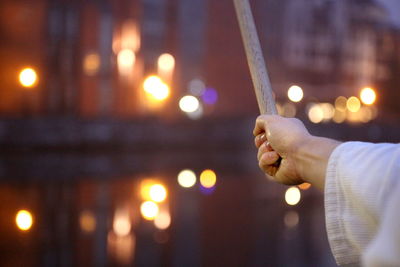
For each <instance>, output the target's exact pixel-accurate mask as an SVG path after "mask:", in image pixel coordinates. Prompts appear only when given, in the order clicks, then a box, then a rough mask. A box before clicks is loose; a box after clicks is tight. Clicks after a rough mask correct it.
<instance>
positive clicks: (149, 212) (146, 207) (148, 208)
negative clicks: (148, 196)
mask: <svg viewBox="0 0 400 267" xmlns="http://www.w3.org/2000/svg"><path fill="white" fill-rule="evenodd" d="M159 210H160V209H159V207H158V205H157V204H156V203H154V202H153V201H146V202H143V203H142V205H140V213H141V214H142V216H143V218H144V219H146V220H149V221H151V220H154V218H156V216H157V215H158V212H159Z"/></svg>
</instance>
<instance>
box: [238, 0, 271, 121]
mask: <svg viewBox="0 0 400 267" xmlns="http://www.w3.org/2000/svg"><path fill="white" fill-rule="evenodd" d="M233 2H234V4H235V10H236V15H237V18H238V21H239V26H240V32H241V34H242V39H243V43H244V48H245V51H246V57H247V62H248V64H249V68H250V74H251V78H252V80H253V86H254V90H255V92H256V97H257V103H258V107H259V109H260V113H261V114H271V115H272V114H277V110H276V105H275V100H274V97H273V94H272V88H271V83H270V81H269V78H268V73H267V68H266V66H265V62H264V56H263V53H262V50H261V45H260V40H259V39H258V35H257V30H256V26H255V24H254V18H253V15H252V12H251V8H250V4H249V1H248V0H233Z"/></svg>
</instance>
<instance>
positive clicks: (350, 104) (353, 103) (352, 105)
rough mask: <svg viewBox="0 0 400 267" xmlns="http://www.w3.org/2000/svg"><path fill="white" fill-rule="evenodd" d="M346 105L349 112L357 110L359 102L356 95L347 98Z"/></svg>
mask: <svg viewBox="0 0 400 267" xmlns="http://www.w3.org/2000/svg"><path fill="white" fill-rule="evenodd" d="M346 106H347V109H348V110H349V111H350V112H357V111H359V110H360V108H361V102H360V100H359V99H358V98H357V97H355V96H352V97H350V98H349V99H347V103H346Z"/></svg>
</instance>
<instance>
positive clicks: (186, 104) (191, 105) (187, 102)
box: [179, 95, 200, 113]
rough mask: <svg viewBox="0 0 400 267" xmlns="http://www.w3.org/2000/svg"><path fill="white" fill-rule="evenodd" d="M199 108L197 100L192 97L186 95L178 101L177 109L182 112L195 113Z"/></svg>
mask: <svg viewBox="0 0 400 267" xmlns="http://www.w3.org/2000/svg"><path fill="white" fill-rule="evenodd" d="M199 106H200V102H199V100H198V99H197V98H196V97H194V96H192V95H186V96H184V97H182V98H181V100H179V108H180V109H181V110H182V111H183V112H187V113H190V112H195V111H196V110H197V109H198V108H199Z"/></svg>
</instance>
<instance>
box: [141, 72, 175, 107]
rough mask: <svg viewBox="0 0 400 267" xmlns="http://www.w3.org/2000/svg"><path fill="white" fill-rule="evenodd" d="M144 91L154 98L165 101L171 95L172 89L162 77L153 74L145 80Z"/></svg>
mask: <svg viewBox="0 0 400 267" xmlns="http://www.w3.org/2000/svg"><path fill="white" fill-rule="evenodd" d="M143 89H144V91H145V92H146V93H147V94H148V95H149V96H150V97H151V98H153V99H154V100H156V101H163V100H165V99H167V98H168V97H169V94H170V89H169V87H168V85H167V84H165V83H164V82H163V81H162V80H161V78H160V77H158V76H155V75H151V76H149V77H147V78H146V79H145V80H144V82H143Z"/></svg>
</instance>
